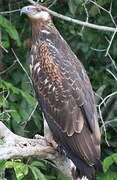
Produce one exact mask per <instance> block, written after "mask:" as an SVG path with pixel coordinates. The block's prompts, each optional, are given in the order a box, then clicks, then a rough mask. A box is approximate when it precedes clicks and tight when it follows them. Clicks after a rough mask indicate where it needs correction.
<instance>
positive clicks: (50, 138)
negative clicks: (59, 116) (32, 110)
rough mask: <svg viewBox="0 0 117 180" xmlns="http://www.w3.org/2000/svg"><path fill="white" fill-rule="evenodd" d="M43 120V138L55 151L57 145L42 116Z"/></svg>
mask: <svg viewBox="0 0 117 180" xmlns="http://www.w3.org/2000/svg"><path fill="white" fill-rule="evenodd" d="M43 119H44V137H45V139H46V141H47V142H48V143H50V144H51V145H52V146H53V147H54V148H55V149H58V144H57V143H56V142H55V140H54V138H53V135H52V132H51V130H50V128H49V126H48V124H47V122H46V119H45V117H44V115H43Z"/></svg>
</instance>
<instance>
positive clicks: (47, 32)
mask: <svg viewBox="0 0 117 180" xmlns="http://www.w3.org/2000/svg"><path fill="white" fill-rule="evenodd" d="M41 32H42V33H45V34H50V32H49V31H47V30H42V31H41Z"/></svg>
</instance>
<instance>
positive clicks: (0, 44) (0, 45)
mask: <svg viewBox="0 0 117 180" xmlns="http://www.w3.org/2000/svg"><path fill="white" fill-rule="evenodd" d="M0 47H1V48H2V49H3V50H4V51H5V52H6V53H8V50H7V49H6V48H5V47H4V46H3V45H2V43H1V42H0Z"/></svg>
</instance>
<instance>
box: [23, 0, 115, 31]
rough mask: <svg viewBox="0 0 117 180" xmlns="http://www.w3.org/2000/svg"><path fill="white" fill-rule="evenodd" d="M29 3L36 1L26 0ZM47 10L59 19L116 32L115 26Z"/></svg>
mask: <svg viewBox="0 0 117 180" xmlns="http://www.w3.org/2000/svg"><path fill="white" fill-rule="evenodd" d="M27 1H28V2H29V3H31V4H33V5H36V4H37V3H36V2H35V1H33V0H27ZM47 11H48V12H49V13H50V14H51V15H53V16H55V17H58V18H60V19H63V20H65V21H68V22H71V23H75V24H79V25H82V26H85V27H88V28H92V29H97V30H100V31H109V32H115V33H116V31H117V30H116V28H114V27H108V26H101V25H96V24H92V23H88V22H87V21H86V22H84V21H80V20H78V19H73V18H71V17H68V16H64V15H62V14H59V13H57V12H54V11H52V10H50V9H47Z"/></svg>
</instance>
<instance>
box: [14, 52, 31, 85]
mask: <svg viewBox="0 0 117 180" xmlns="http://www.w3.org/2000/svg"><path fill="white" fill-rule="evenodd" d="M11 50H12V52H13V54H14V56H15V58H16V60H17V62H18V63H19V65H20V66H21V68H22V69H23V71H24V72H25V73H26V75H27V77H28V79H29V81H30V83H31V85H32V84H33V83H32V80H31V78H30V76H29V74H28V72H27V71H26V69H25V68H24V67H23V65H22V64H21V62H20V60H19V58H18V57H17V55H16V53H15V51H14V50H13V49H11Z"/></svg>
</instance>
